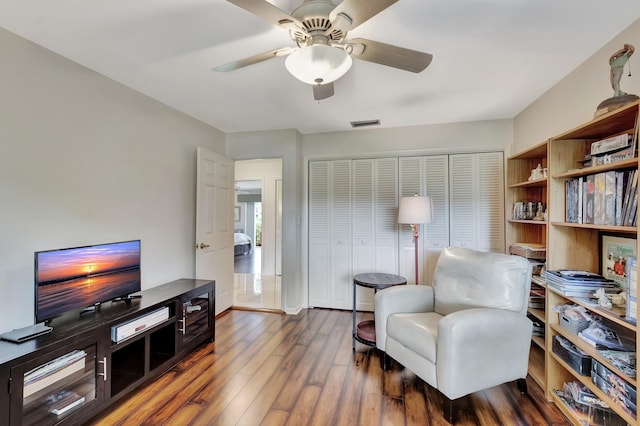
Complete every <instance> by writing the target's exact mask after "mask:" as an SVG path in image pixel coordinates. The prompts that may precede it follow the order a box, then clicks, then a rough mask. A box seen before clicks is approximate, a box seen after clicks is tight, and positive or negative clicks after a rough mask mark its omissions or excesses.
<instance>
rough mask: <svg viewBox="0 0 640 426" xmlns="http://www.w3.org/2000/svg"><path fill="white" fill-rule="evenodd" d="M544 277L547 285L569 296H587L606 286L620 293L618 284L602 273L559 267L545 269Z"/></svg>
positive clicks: (606, 288) (609, 289)
mask: <svg viewBox="0 0 640 426" xmlns="http://www.w3.org/2000/svg"><path fill="white" fill-rule="evenodd" d="M544 278H545V279H546V280H547V286H549V287H550V288H552V289H553V290H555V291H556V292H558V293H560V294H562V295H563V296H568V297H586V296H589V295H591V294H593V293H595V292H596V290H598V289H600V288H604V289H605V292H607V293H618V292H619V291H620V287H619V286H618V284H617V283H616V282H615V281H613V280H610V279H607V278H605V277H603V276H602V275H598V274H595V273H593V272H588V271H579V270H572V269H559V270H556V271H545V273H544Z"/></svg>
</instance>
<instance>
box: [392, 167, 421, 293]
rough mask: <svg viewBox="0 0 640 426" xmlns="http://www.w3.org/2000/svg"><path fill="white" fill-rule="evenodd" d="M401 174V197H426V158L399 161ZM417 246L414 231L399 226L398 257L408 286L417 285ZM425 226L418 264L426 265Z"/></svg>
mask: <svg viewBox="0 0 640 426" xmlns="http://www.w3.org/2000/svg"><path fill="white" fill-rule="evenodd" d="M398 170H399V174H400V197H411V196H413V195H415V194H418V195H421V196H423V195H425V192H426V189H425V178H424V157H403V158H400V159H399V160H398ZM414 254H415V246H414V243H413V231H411V226H409V225H398V255H399V258H400V259H399V262H398V264H399V268H400V272H399V273H400V275H402V276H403V277H405V278H406V279H407V283H408V284H415V282H414V281H415V280H416V279H415V276H416V274H415V258H414ZM424 260H425V256H424V225H420V237H419V239H418V262H419V265H424ZM423 269H424V268H423V267H420V280H419V281H420V283H422V282H423V281H422V278H423V273H422V272H423Z"/></svg>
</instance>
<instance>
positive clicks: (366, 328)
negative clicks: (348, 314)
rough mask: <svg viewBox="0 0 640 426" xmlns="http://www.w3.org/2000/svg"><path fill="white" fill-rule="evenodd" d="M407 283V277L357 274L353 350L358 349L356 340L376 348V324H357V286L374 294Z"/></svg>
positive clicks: (372, 321)
mask: <svg viewBox="0 0 640 426" xmlns="http://www.w3.org/2000/svg"><path fill="white" fill-rule="evenodd" d="M406 283H407V279H406V278H405V277H401V276H400V275H394V274H384V273H379V272H369V273H366V274H357V275H354V277H353V339H352V342H351V343H352V349H353V350H355V349H356V340H357V341H358V342H360V343H362V344H365V345H368V346H374V347H375V346H376V324H375V321H374V320H367V321H362V322H360V323H358V324H356V286H362V287H367V288H372V289H373V291H374V292H376V291H378V290H382V289H385V288H387V287H393V286H394V285H403V284H406Z"/></svg>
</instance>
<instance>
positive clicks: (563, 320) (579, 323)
mask: <svg viewBox="0 0 640 426" xmlns="http://www.w3.org/2000/svg"><path fill="white" fill-rule="evenodd" d="M558 317H559V320H560V327H562V328H564V329H566V330H569V331H570V332H572V333H573V334H578V333H579V332H581V331H582V330H584V329H585V328H587V327H589V321H588V320H586V319H580V320H579V319H573V318H571V317H568V316H567V315H565V313H564V312H562V313H558Z"/></svg>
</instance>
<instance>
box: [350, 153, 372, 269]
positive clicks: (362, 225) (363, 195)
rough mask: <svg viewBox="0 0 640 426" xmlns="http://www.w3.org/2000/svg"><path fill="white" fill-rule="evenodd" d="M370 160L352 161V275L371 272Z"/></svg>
mask: <svg viewBox="0 0 640 426" xmlns="http://www.w3.org/2000/svg"><path fill="white" fill-rule="evenodd" d="M373 173H374V165H373V161H372V160H354V161H353V218H352V221H353V222H352V223H353V247H354V257H353V273H354V274H362V273H366V272H372V271H373V269H372V268H373V246H374V220H375V218H374V214H373V212H374V201H375V200H374V196H373Z"/></svg>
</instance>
